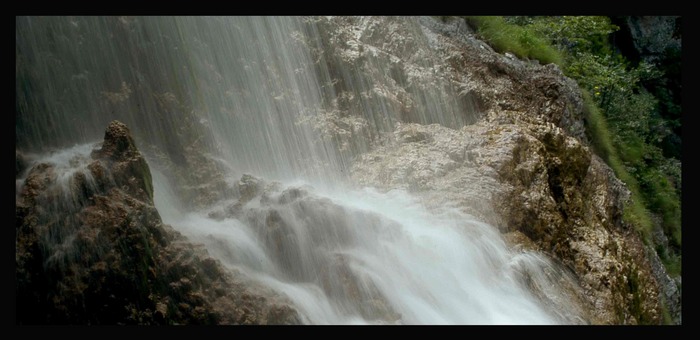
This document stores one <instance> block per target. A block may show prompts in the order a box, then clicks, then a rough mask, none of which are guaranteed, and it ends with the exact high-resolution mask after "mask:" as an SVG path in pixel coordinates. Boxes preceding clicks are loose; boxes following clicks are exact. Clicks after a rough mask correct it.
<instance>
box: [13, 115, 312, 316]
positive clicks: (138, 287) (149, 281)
mask: <svg viewBox="0 0 700 340" xmlns="http://www.w3.org/2000/svg"><path fill="white" fill-rule="evenodd" d="M68 166H69V169H68V171H67V170H66V169H65V165H63V164H54V163H42V162H40V163H38V164H36V165H34V166H33V167H32V169H31V170H30V172H29V174H28V176H27V177H26V179H25V180H24V184H23V186H22V188H21V193H20V195H19V198H18V201H17V207H16V230H17V241H16V265H17V322H18V323H20V324H289V323H299V322H300V319H299V316H298V314H297V312H296V311H295V310H294V309H293V308H291V307H290V306H289V303H288V302H287V301H285V300H284V299H283V298H281V297H279V296H277V295H276V294H274V293H272V292H270V291H267V290H264V289H262V288H257V287H256V286H255V285H253V284H250V283H248V282H247V281H246V279H245V278H244V277H242V276H241V275H240V274H239V273H236V272H234V271H231V270H229V269H227V268H225V267H224V266H223V265H222V264H221V263H220V262H219V261H218V260H214V259H212V258H211V257H210V256H209V255H208V253H207V251H206V250H204V249H203V248H201V247H198V246H195V245H193V244H191V243H189V242H188V240H187V239H186V238H185V237H183V236H182V235H181V234H180V233H178V232H176V231H175V230H173V229H172V228H171V227H170V226H168V225H164V224H163V223H162V221H161V219H160V216H159V214H158V211H157V210H156V209H155V207H154V206H153V189H152V182H151V175H150V170H149V167H148V164H147V163H146V161H145V160H144V158H143V156H142V155H141V153H140V152H139V150H138V149H137V148H136V145H135V144H134V141H133V139H132V137H131V135H130V133H129V129H128V128H127V127H126V126H125V125H124V124H122V123H120V122H117V121H114V122H112V123H111V124H110V125H109V127H108V128H107V131H106V132H105V140H104V142H103V143H102V145H101V147H100V148H98V149H95V150H94V151H93V152H92V153H91V155H89V156H88V155H76V156H75V157H74V158H73V159H71V160H70V161H69V165H68Z"/></svg>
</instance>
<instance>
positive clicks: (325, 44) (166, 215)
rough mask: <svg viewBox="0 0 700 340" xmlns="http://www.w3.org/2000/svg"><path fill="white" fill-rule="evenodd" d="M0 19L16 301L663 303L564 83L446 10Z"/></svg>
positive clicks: (447, 316) (558, 315)
mask: <svg viewBox="0 0 700 340" xmlns="http://www.w3.org/2000/svg"><path fill="white" fill-rule="evenodd" d="M16 30H17V47H16V56H17V58H16V60H17V61H16V70H17V71H16V73H17V80H16V82H17V95H16V96H17V112H16V118H17V123H16V124H17V125H16V131H17V133H16V135H17V137H16V138H17V139H16V141H17V152H16V177H17V183H18V184H17V187H18V194H17V207H16V215H17V222H16V229H17V247H16V251H17V255H16V261H17V287H18V304H17V305H18V321H20V322H21V323H42V324H43V323H49V324H51V323H78V324H79V323H89V324H114V323H120V324H131V323H139V324H172V323H219V324H225V323H248V324H250V323H260V324H265V323H285V324H286V323H319V324H339V323H380V324H424V323H437V324H453V323H477V324H504V323H505V324H516V323H538V324H551V323H570V324H587V323H593V324H640V323H647V324H659V323H661V322H662V321H663V320H662V312H661V310H662V305H661V304H662V303H666V304H667V305H671V307H669V310H670V311H671V312H672V313H676V312H677V313H680V290H679V289H678V287H676V286H675V283H674V282H669V281H668V280H666V281H663V282H661V281H658V280H661V279H659V278H664V277H667V275H666V273H665V270H664V269H663V266H662V265H661V264H660V263H659V260H658V257H657V256H656V253H655V251H653V249H649V248H648V246H646V245H644V244H643V242H642V241H641V240H640V238H639V236H638V235H637V233H636V232H635V231H634V228H633V226H630V225H627V224H626V223H625V222H624V221H623V220H622V212H623V207H624V206H625V204H628V202H629V196H630V195H629V192H628V190H627V189H626V188H625V186H624V184H623V183H622V182H621V181H619V180H618V179H617V178H616V177H615V176H614V173H613V172H612V170H611V169H610V168H609V167H608V166H607V165H605V164H604V162H603V161H602V160H601V159H600V158H599V157H597V156H596V155H594V154H593V153H592V151H591V149H590V147H589V142H588V140H587V137H586V134H585V128H584V118H583V101H582V98H581V93H580V90H579V88H578V86H577V84H576V83H575V82H574V81H573V80H571V79H569V78H567V77H565V76H564V75H563V74H562V72H561V70H560V69H559V68H558V67H557V66H556V65H553V64H549V65H540V64H539V63H538V62H537V61H531V60H520V59H517V58H515V57H513V56H512V55H501V54H498V53H496V52H494V51H493V49H491V48H490V47H489V46H488V45H487V44H486V43H484V42H483V41H480V40H478V39H477V38H476V37H475V35H474V33H473V32H472V31H471V30H470V28H469V27H468V26H467V25H466V23H465V22H464V20H462V19H459V18H436V17H408V18H405V17H231V18H225V17H211V18H201V17H108V18H103V17H56V18H40V17H19V18H18V20H17V23H16ZM114 119H118V120H120V121H123V122H124V123H126V125H124V124H122V123H119V122H113V120H114ZM110 122H111V123H110ZM107 125H109V127H108V129H107V131H106V133H105V134H104V142H102V144H101V146H100V147H99V148H98V149H95V150H92V144H84V143H94V141H95V140H96V139H97V138H98V137H100V135H99V134H100V133H101V131H102V129H104V126H107ZM126 126H129V128H127V127H126ZM129 130H131V131H133V135H132V134H131V132H130V131H129ZM76 143H77V144H78V146H74V147H71V145H75V144H76ZM136 144H138V145H139V147H140V150H139V149H136ZM81 145H82V146H81ZM55 148H59V149H61V148H63V149H62V151H60V152H58V153H53V154H51V155H50V156H48V157H46V156H42V155H44V154H46V153H48V151H50V150H54V149H55ZM156 208H157V210H156ZM161 217H162V220H161ZM163 222H166V223H167V224H164V223H163ZM660 282H661V283H660ZM674 288H675V290H674ZM664 296H665V297H666V298H665V300H664ZM19 301H23V302H22V303H20V302H19ZM663 301H665V302H663ZM678 315H679V314H678ZM674 316H675V314H674ZM678 318H680V317H679V316H678Z"/></svg>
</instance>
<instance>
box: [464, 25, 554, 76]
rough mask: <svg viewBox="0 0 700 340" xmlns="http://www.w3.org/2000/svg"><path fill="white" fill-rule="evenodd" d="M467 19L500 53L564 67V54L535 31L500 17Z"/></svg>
mask: <svg viewBox="0 0 700 340" xmlns="http://www.w3.org/2000/svg"><path fill="white" fill-rule="evenodd" d="M465 19H466V20H467V22H468V23H470V24H471V25H472V26H474V27H476V29H477V32H478V33H479V35H481V36H482V37H483V38H484V39H485V40H486V41H488V42H489V44H490V45H491V47H493V48H494V50H496V51H498V52H500V53H505V52H510V53H513V54H514V55H516V56H518V57H519V58H527V59H537V60H539V61H540V62H541V63H543V64H551V63H555V64H557V65H559V66H562V65H564V57H563V56H562V54H561V53H560V52H559V51H558V50H557V49H556V48H554V47H553V46H551V45H550V44H549V43H548V42H547V41H546V40H545V39H543V38H541V37H540V36H539V35H538V34H537V33H536V32H534V31H533V30H530V29H528V28H526V27H522V26H518V25H514V24H510V23H508V22H506V21H505V20H504V19H503V17H498V16H469V17H465Z"/></svg>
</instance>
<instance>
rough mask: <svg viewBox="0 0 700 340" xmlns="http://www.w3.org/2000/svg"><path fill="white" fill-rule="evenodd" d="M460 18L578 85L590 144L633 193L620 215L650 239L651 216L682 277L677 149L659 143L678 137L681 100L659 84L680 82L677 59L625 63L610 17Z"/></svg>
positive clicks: (501, 46) (665, 255)
mask: <svg viewBox="0 0 700 340" xmlns="http://www.w3.org/2000/svg"><path fill="white" fill-rule="evenodd" d="M466 20H467V22H468V23H469V24H471V25H472V26H474V27H475V28H476V30H477V33H478V34H479V35H480V36H481V37H482V38H484V39H485V40H486V41H488V42H489V43H490V44H491V45H492V46H493V48H494V49H495V50H496V51H499V52H511V53H513V54H515V55H517V56H518V57H520V58H528V59H537V60H539V61H540V62H542V63H556V64H557V65H559V66H560V67H561V69H562V70H563V71H564V73H565V74H566V75H567V76H569V77H571V78H573V79H575V80H576V81H577V82H578V84H579V86H580V87H581V88H582V90H583V97H584V113H585V123H586V130H587V134H588V137H589V139H590V140H591V143H592V146H593V149H594V151H595V152H596V153H597V154H598V155H599V156H600V157H601V158H603V159H604V160H605V161H606V163H607V164H608V165H610V167H611V168H612V169H613V170H614V171H615V174H616V175H617V176H618V178H620V179H621V180H622V181H624V182H625V183H626V184H627V186H628V188H629V189H630V191H631V192H632V197H631V198H632V199H631V201H630V202H629V204H628V205H627V206H626V207H625V211H624V214H623V218H624V220H625V221H626V222H628V223H630V224H632V225H634V226H635V227H636V228H637V230H638V231H639V233H640V235H642V237H643V239H644V240H645V242H647V243H648V244H652V243H653V240H652V230H653V227H654V224H655V223H654V221H655V218H656V220H658V222H656V223H660V225H661V227H662V229H663V232H664V234H665V235H666V236H667V237H668V239H669V245H670V247H668V248H667V247H657V248H656V249H657V253H659V255H660V257H661V259H662V261H663V262H664V264H665V265H666V268H667V270H668V272H669V273H670V274H671V275H680V274H681V266H680V258H681V204H680V197H681V175H680V174H681V162H680V160H679V159H678V158H679V155H680V152H679V148H680V147H679V146H674V147H671V148H670V150H669V147H668V146H667V145H665V144H664V140H666V139H667V137H674V138H676V139H677V140H680V138H679V136H678V135H676V136H673V134H678V133H680V114H681V112H680V111H681V108H680V103H679V102H677V101H678V100H674V98H673V96H672V95H671V94H669V92H670V91H669V90H668V89H667V86H665V85H666V84H669V83H670V84H673V82H678V81H679V79H675V78H678V76H679V75H680V59H679V58H678V59H673V58H672V59H671V60H677V61H676V62H671V63H669V64H667V65H664V67H659V66H658V65H651V64H648V63H645V62H643V61H641V62H632V61H630V60H628V59H627V58H626V57H625V56H623V55H622V54H620V53H618V52H616V51H615V48H614V46H613V45H612V44H611V43H610V36H611V34H612V33H614V32H615V31H617V30H618V29H619V27H617V26H615V25H613V24H612V23H611V20H610V18H608V17H596V16H557V17H467V18H466ZM676 63H677V64H678V65H676ZM665 72H668V73H670V74H669V75H665V74H664V73H665ZM648 84H652V85H653V86H649V85H648ZM654 84H657V85H654ZM658 84H660V85H658ZM648 88H649V89H648Z"/></svg>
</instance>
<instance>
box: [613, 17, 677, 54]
mask: <svg viewBox="0 0 700 340" xmlns="http://www.w3.org/2000/svg"><path fill="white" fill-rule="evenodd" d="M680 20H681V18H680V17H678V16H629V17H625V22H624V23H625V26H627V29H628V30H629V33H630V36H631V38H632V44H633V46H634V49H635V51H636V52H637V54H638V55H639V57H640V58H641V59H644V60H647V61H649V62H656V61H659V60H660V59H663V58H665V57H666V54H667V53H668V52H669V51H674V52H676V53H679V52H680V50H681V38H680V35H679V34H678V32H680V30H681V28H680V27H681V22H680Z"/></svg>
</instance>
